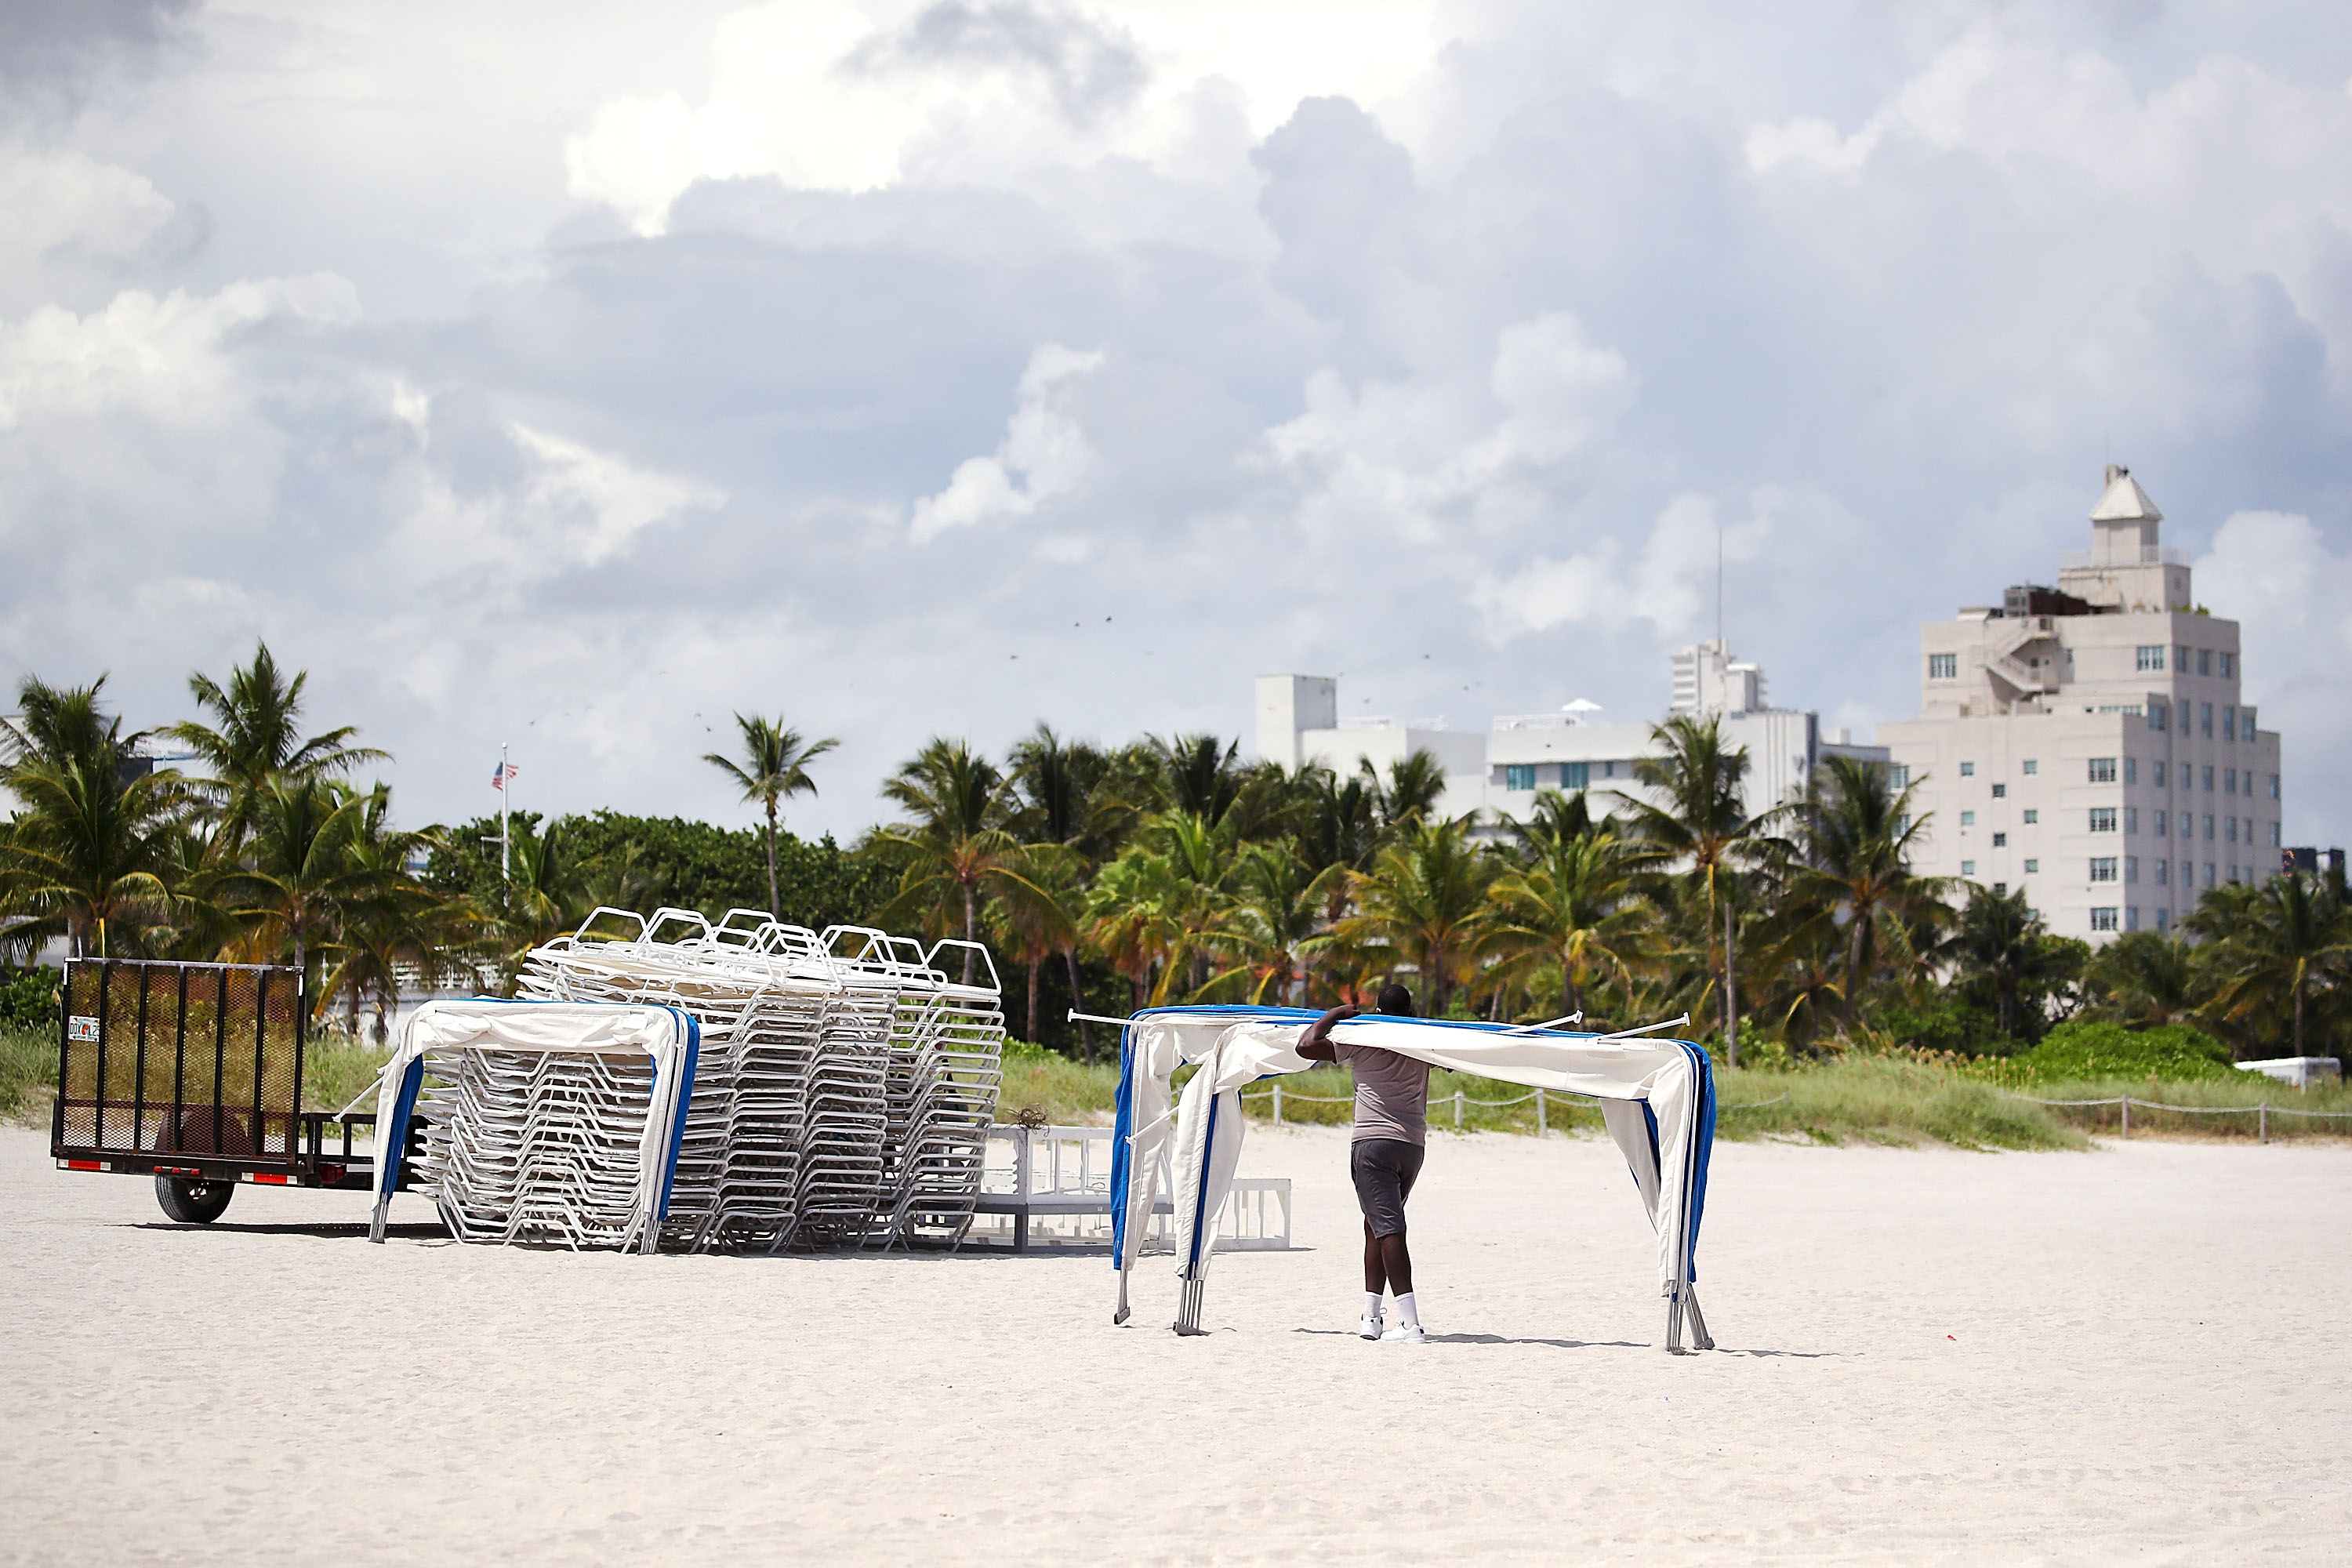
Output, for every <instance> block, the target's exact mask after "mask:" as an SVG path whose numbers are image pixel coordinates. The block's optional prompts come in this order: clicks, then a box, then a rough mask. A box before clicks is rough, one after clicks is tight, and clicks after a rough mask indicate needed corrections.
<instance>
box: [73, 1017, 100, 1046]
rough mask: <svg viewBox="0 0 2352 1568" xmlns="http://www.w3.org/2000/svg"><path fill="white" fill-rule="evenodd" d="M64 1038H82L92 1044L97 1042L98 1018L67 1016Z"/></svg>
mask: <svg viewBox="0 0 2352 1568" xmlns="http://www.w3.org/2000/svg"><path fill="white" fill-rule="evenodd" d="M66 1038H67V1039H68V1040H84V1041H87V1042H89V1044H91V1045H93V1046H94V1045H96V1044H98V1020H97V1019H95V1018H68V1019H67V1020H66Z"/></svg>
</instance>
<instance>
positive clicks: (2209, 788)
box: [2205, 768, 2213, 795]
mask: <svg viewBox="0 0 2352 1568" xmlns="http://www.w3.org/2000/svg"><path fill="white" fill-rule="evenodd" d="M2205 793H2206V794H2207V795H2211V794H2212V793H2213V770H2212V769H2211V768H2207V769H2206V770H2205Z"/></svg>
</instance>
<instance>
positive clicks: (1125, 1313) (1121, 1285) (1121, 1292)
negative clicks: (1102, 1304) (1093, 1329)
mask: <svg viewBox="0 0 2352 1568" xmlns="http://www.w3.org/2000/svg"><path fill="white" fill-rule="evenodd" d="M1132 1315H1133V1314H1132V1313H1130V1312H1129V1310H1128V1305H1127V1270H1126V1269H1124V1268H1121V1269H1120V1270H1119V1271H1118V1311H1116V1312H1113V1313H1112V1314H1111V1315H1110V1321H1111V1325H1112V1327H1114V1328H1116V1327H1117V1326H1118V1325H1119V1324H1121V1323H1124V1322H1125V1321H1127V1320H1128V1319H1129V1317H1130V1316H1132Z"/></svg>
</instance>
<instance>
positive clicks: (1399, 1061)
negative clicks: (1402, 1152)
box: [1331, 1040, 1429, 1143]
mask: <svg viewBox="0 0 2352 1568" xmlns="http://www.w3.org/2000/svg"><path fill="white" fill-rule="evenodd" d="M1331 1055H1332V1057H1333V1058H1334V1059H1336V1060H1339V1061H1342V1062H1345V1063H1347V1064H1348V1070H1349V1071H1350V1072H1352V1073H1354V1074H1355V1075H1356V1132H1355V1137H1354V1139H1353V1140H1352V1142H1358V1143H1360V1142H1364V1141H1365V1140H1366V1139H1370V1138H1393V1139H1396V1140H1397V1141H1398V1142H1403V1143H1422V1142H1426V1141H1427V1138H1428V1134H1429V1064H1428V1063H1427V1062H1417V1061H1415V1060H1413V1059H1412V1058H1411V1057H1401V1056H1399V1055H1397V1054H1396V1052H1394V1051H1384V1050H1381V1048H1380V1047H1377V1046H1343V1045H1341V1044H1339V1042H1338V1041H1337V1040H1334V1041H1332V1042H1331Z"/></svg>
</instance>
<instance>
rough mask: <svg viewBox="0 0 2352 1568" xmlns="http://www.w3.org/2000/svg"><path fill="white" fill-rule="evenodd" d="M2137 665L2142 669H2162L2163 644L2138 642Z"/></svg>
mask: <svg viewBox="0 0 2352 1568" xmlns="http://www.w3.org/2000/svg"><path fill="white" fill-rule="evenodd" d="M2139 667H2140V668H2142V669H2158V670H2160V669H2162V668H2164V645H2163V644H2162V643H2160V642H2159V643H2142V644H2140V645H2139Z"/></svg>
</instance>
